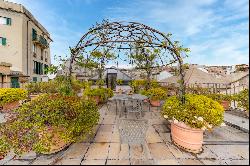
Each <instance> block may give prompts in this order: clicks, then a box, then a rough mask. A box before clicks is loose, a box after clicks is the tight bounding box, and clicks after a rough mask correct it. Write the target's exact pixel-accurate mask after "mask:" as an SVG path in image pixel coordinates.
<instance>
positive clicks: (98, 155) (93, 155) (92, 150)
mask: <svg viewBox="0 0 250 166" xmlns="http://www.w3.org/2000/svg"><path fill="white" fill-rule="evenodd" d="M108 150H109V143H93V144H91V145H90V146H89V149H88V151H87V153H86V155H85V157H84V159H85V160H105V159H107V157H108Z"/></svg>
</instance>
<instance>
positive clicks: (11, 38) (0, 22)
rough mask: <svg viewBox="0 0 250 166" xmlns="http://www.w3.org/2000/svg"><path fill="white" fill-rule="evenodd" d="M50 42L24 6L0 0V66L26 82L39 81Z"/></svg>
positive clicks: (42, 76) (44, 74)
mask: <svg viewBox="0 0 250 166" xmlns="http://www.w3.org/2000/svg"><path fill="white" fill-rule="evenodd" d="M50 42H52V39H51V38H50V34H49V33H48V31H47V30H46V29H45V28H44V27H43V26H42V25H41V24H40V23H39V22H38V21H37V20H36V19H35V18H34V16H33V15H32V14H31V13H30V12H29V11H28V10H27V9H26V8H25V7H24V6H22V5H21V4H16V3H12V2H8V1H5V0H0V63H1V62H3V63H8V64H11V68H10V69H11V71H13V72H14V73H16V72H17V73H21V74H19V75H22V76H25V77H28V79H27V81H28V82H32V81H34V82H37V81H38V82H39V81H42V80H43V78H44V77H45V76H46V72H45V71H46V70H45V69H46V68H47V67H48V66H49V65H50V63H51V59H50ZM0 73H1V71H0ZM19 75H16V76H15V75H12V80H16V81H18V77H19Z"/></svg>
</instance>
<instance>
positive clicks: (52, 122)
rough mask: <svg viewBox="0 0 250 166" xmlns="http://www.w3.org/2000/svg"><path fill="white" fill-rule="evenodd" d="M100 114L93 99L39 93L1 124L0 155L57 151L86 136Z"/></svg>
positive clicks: (90, 131)
mask: <svg viewBox="0 0 250 166" xmlns="http://www.w3.org/2000/svg"><path fill="white" fill-rule="evenodd" d="M99 116H100V115H99V112H98V109H97V106H96V104H95V103H94V102H92V101H90V100H82V99H81V98H80V97H77V96H64V95H60V94H43V95H40V96H39V97H38V98H36V99H34V100H32V101H30V102H28V103H25V104H23V105H22V106H21V107H20V108H18V109H17V110H15V114H13V117H12V118H11V119H9V120H8V121H7V122H5V123H2V124H0V155H2V156H5V155H6V154H7V153H8V152H9V151H12V150H14V152H15V153H16V154H22V153H25V152H29V151H35V152H36V153H42V154H51V153H55V152H58V151H59V150H61V149H62V148H64V147H65V146H67V145H69V144H71V143H73V142H80V141H83V140H84V139H86V138H87V136H89V134H91V133H92V131H93V127H94V126H95V125H97V123H98V120H99Z"/></svg>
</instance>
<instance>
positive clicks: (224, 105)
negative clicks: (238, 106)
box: [220, 100, 230, 110]
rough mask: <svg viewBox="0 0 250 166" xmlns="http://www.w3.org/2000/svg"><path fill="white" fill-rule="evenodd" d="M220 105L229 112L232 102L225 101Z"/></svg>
mask: <svg viewBox="0 0 250 166" xmlns="http://www.w3.org/2000/svg"><path fill="white" fill-rule="evenodd" d="M220 104H221V105H222V106H223V108H224V109H225V110H229V106H230V102H229V101H226V100H223V101H221V103H220Z"/></svg>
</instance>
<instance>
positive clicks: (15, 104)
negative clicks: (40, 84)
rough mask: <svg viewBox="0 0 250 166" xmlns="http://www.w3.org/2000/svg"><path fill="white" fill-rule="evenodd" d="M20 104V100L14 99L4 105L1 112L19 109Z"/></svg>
mask: <svg viewBox="0 0 250 166" xmlns="http://www.w3.org/2000/svg"><path fill="white" fill-rule="evenodd" d="M19 106H20V103H19V101H14V102H11V103H6V104H4V105H3V107H2V110H1V112H4V113H6V112H9V111H11V110H14V109H17V108H18V107H19Z"/></svg>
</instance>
